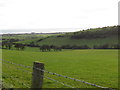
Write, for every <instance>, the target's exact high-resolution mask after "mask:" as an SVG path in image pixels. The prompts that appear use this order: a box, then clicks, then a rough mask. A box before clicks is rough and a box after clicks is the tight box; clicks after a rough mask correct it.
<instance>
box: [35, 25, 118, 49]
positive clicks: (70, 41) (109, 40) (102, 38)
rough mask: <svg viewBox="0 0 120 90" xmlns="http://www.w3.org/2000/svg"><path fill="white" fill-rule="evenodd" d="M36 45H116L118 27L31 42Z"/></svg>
mask: <svg viewBox="0 0 120 90" xmlns="http://www.w3.org/2000/svg"><path fill="white" fill-rule="evenodd" d="M33 42H34V44H36V45H56V46H62V45H88V46H89V47H93V46H94V45H97V46H98V45H104V44H109V45H113V44H117V43H118V26H110V27H103V28H95V29H87V30H83V31H78V32H72V33H66V34H61V35H57V36H50V37H47V38H44V39H38V40H37V41H33Z"/></svg>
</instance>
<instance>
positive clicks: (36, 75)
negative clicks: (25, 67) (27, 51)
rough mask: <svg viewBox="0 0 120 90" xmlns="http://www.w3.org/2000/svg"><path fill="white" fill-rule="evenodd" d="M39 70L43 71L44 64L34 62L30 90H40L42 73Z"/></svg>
mask: <svg viewBox="0 0 120 90" xmlns="http://www.w3.org/2000/svg"><path fill="white" fill-rule="evenodd" d="M36 68H37V69H36ZM38 69H40V70H38ZM41 70H44V64H43V63H39V62H34V63H33V73H32V86H31V88H42V84H43V75H44V71H41Z"/></svg>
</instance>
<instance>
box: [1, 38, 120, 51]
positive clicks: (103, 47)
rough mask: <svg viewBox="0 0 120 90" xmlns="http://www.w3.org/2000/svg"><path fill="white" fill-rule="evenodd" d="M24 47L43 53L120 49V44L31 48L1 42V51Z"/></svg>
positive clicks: (19, 44)
mask: <svg viewBox="0 0 120 90" xmlns="http://www.w3.org/2000/svg"><path fill="white" fill-rule="evenodd" d="M25 46H28V47H38V48H39V49H40V51H42V52H45V51H51V50H54V51H61V50H62V49H120V44H112V45H111V44H102V45H94V46H93V47H90V46H88V45H69V44H67V45H61V46H56V45H41V46H40V45H37V46H32V45H26V44H22V43H14V41H11V40H10V41H9V40H8V41H4V42H2V48H3V49H12V47H14V48H16V50H24V49H25Z"/></svg>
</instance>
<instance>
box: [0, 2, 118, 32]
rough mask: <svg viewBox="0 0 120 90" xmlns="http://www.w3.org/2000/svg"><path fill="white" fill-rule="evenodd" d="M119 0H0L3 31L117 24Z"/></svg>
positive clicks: (57, 30)
mask: <svg viewBox="0 0 120 90" xmlns="http://www.w3.org/2000/svg"><path fill="white" fill-rule="evenodd" d="M118 1H119V0H0V31H1V32H3V33H16V32H68V31H78V30H80V29H81V30H82V29H86V28H97V27H104V26H113V25H117V24H118Z"/></svg>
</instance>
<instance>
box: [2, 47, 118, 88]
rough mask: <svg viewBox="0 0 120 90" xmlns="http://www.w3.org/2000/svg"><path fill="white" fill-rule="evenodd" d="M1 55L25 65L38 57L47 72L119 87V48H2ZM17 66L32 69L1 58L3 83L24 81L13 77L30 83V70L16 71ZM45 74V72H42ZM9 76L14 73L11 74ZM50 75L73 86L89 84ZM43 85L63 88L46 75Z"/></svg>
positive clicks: (17, 86) (11, 84) (10, 84)
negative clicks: (51, 49) (47, 49)
mask: <svg viewBox="0 0 120 90" xmlns="http://www.w3.org/2000/svg"><path fill="white" fill-rule="evenodd" d="M2 59H3V60H7V61H10V62H14V63H17V64H22V65H26V66H32V65H33V62H34V61H39V62H43V63H44V64H45V70H47V71H50V72H54V73H57V74H61V75H65V76H68V77H72V78H75V79H79V80H84V81H86V82H90V83H93V84H96V85H100V86H103V87H109V88H117V87H118V50H112V49H111V50H109V49H106V50H104V49H100V50H97V49H94V50H93V49H89V50H63V51H61V52H54V51H52V52H40V51H39V50H38V49H34V50H33V49H28V50H25V51H17V50H2ZM16 68H21V69H24V70H26V71H30V72H32V69H26V68H22V67H18V66H15V65H12V64H8V63H5V62H4V61H3V64H2V69H3V73H6V75H5V74H3V81H4V82H5V83H6V86H9V87H14V88H22V87H23V85H22V84H20V83H18V82H17V81H16V79H18V80H19V81H20V80H21V82H23V83H25V84H27V85H29V86H31V75H32V74H30V73H26V72H22V71H19V70H17V69H16ZM45 75H48V74H46V73H45ZM10 76H14V78H12V77H10ZM48 76H49V75H48ZM49 77H51V78H54V79H57V80H61V82H62V80H63V82H66V83H67V84H69V85H71V86H73V87H79V88H86V87H87V88H91V86H89V85H86V84H82V83H81V84H80V83H77V82H72V81H69V80H65V79H64V78H60V77H55V76H53V75H50V76H49ZM71 83H72V84H71ZM56 85H57V86H56ZM43 87H44V88H55V87H58V88H63V87H65V86H63V85H61V84H56V82H54V81H51V80H48V79H45V80H44V84H43ZM92 88H93V87H92Z"/></svg>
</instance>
